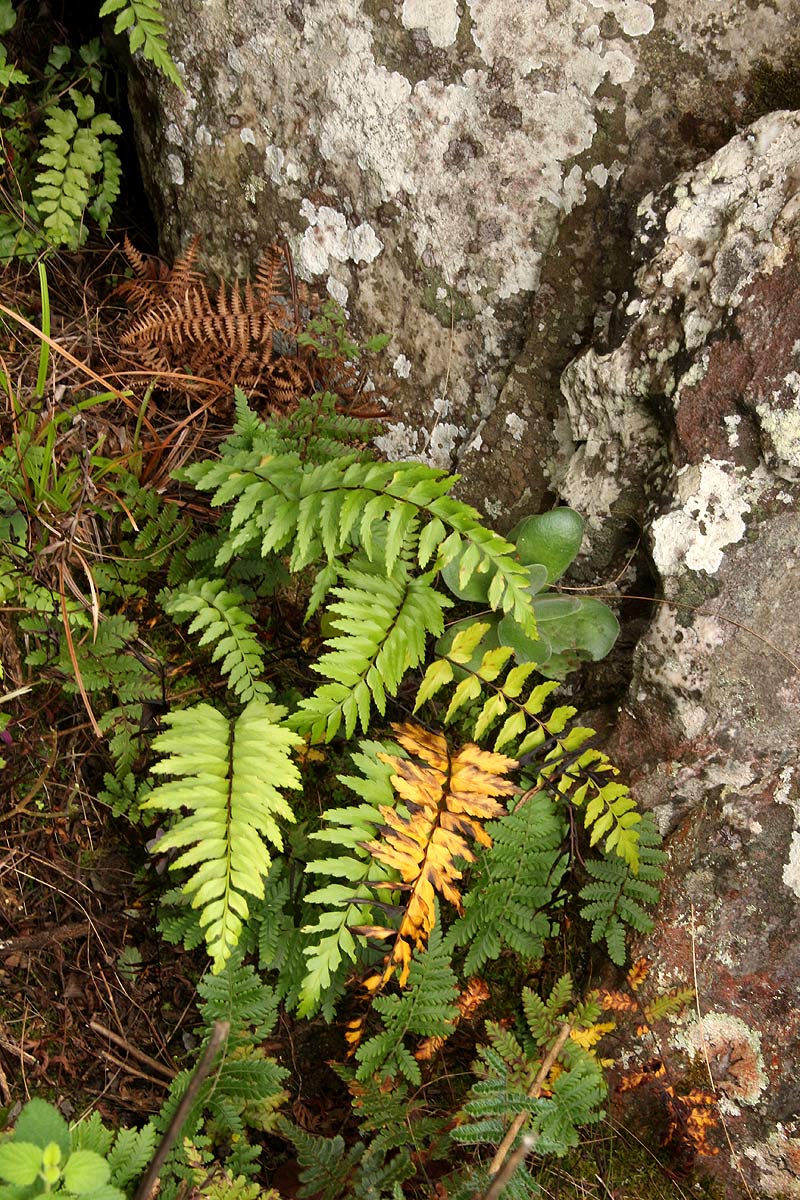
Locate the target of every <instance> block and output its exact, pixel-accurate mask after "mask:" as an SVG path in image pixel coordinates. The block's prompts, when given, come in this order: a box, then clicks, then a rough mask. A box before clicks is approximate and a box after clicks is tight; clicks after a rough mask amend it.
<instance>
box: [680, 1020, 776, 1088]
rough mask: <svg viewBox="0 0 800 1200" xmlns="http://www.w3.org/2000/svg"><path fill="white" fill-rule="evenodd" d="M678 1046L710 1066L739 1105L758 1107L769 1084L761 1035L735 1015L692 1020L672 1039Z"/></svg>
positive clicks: (716, 1077) (717, 1078)
mask: <svg viewBox="0 0 800 1200" xmlns="http://www.w3.org/2000/svg"><path fill="white" fill-rule="evenodd" d="M672 1040H673V1041H674V1043H675V1045H676V1046H677V1047H679V1048H680V1049H681V1050H684V1051H685V1052H686V1053H687V1054H689V1055H691V1056H692V1058H697V1059H698V1060H699V1061H700V1062H701V1063H705V1062H708V1063H709V1064H710V1066H711V1073H712V1076H714V1073H715V1069H716V1076H715V1078H714V1082H715V1084H716V1085H719V1087H720V1089H721V1090H722V1091H723V1092H725V1093H726V1094H727V1095H728V1096H729V1098H730V1099H732V1100H734V1101H735V1102H736V1103H737V1104H748V1105H752V1104H757V1103H758V1101H759V1099H760V1098H761V1095H762V1093H763V1092H764V1089H765V1088H766V1086H767V1083H768V1082H769V1080H768V1077H767V1073H766V1071H765V1069H764V1058H763V1055H762V1052H761V1034H760V1033H759V1032H758V1030H757V1029H751V1028H750V1026H749V1025H747V1024H746V1022H744V1021H743V1020H742V1019H741V1018H740V1017H735V1016H733V1015H732V1014H731V1013H725V1012H709V1013H706V1014H705V1015H704V1017H703V1018H702V1021H698V1020H697V1019H696V1017H690V1018H688V1020H687V1021H686V1023H685V1025H684V1026H683V1028H679V1029H677V1030H676V1031H675V1032H674V1034H673V1037H672Z"/></svg>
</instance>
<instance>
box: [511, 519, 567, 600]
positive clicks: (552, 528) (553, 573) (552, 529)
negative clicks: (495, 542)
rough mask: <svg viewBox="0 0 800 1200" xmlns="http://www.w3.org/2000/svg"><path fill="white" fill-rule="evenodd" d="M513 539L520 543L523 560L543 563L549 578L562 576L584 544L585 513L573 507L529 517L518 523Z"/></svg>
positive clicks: (550, 581) (550, 579)
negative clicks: (582, 515)
mask: <svg viewBox="0 0 800 1200" xmlns="http://www.w3.org/2000/svg"><path fill="white" fill-rule="evenodd" d="M508 536H509V539H510V540H511V541H512V542H514V543H515V544H516V547H517V553H518V554H519V557H520V562H523V563H525V565H526V566H527V565H528V564H529V563H542V564H543V565H544V566H545V567H546V568H547V582H548V583H553V582H554V581H555V580H556V579H560V578H561V576H562V575H563V574H564V572H565V571H566V569H567V567H568V566H569V564H570V563H571V562H572V560H573V559H574V557H575V555H576V554H577V553H578V551H579V550H580V548H581V541H582V539H583V517H581V516H580V514H579V513H576V512H575V510H574V509H572V508H554V509H553V510H552V511H551V512H546V513H540V514H539V515H538V516H532V517H525V518H524V519H523V520H522V521H520V522H519V524H518V525H515V526H514V528H513V529H512V531H511V533H510V534H509V535H508Z"/></svg>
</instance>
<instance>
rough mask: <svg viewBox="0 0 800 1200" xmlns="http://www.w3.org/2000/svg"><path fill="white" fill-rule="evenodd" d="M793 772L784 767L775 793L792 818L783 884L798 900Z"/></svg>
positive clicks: (799, 803) (799, 847)
mask: <svg viewBox="0 0 800 1200" xmlns="http://www.w3.org/2000/svg"><path fill="white" fill-rule="evenodd" d="M794 783H795V771H794V770H793V768H792V767H784V769H783V770H782V771H781V774H780V784H779V786H778V788H777V789H776V791H775V800H776V801H777V803H778V804H788V805H789V807H790V808H791V810H792V814H793V817H794V829H793V830H792V840H791V844H790V846H789V858H788V860H787V862H786V864H785V865H784V868H783V882H784V883H785V884H786V886H787V887H788V888H789V889H790V891H792V892H794V894H795V896H797V897H798V899H800V789H798V788H797V787H794V792H795V795H794V796H792V790H793V785H794Z"/></svg>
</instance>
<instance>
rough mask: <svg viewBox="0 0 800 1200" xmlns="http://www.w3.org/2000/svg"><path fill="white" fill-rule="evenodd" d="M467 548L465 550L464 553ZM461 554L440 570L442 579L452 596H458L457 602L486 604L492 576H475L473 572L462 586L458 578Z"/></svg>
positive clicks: (490, 574)
mask: <svg viewBox="0 0 800 1200" xmlns="http://www.w3.org/2000/svg"><path fill="white" fill-rule="evenodd" d="M467 549H469V547H466V548H465V551H464V553H466V550H467ZM462 557H463V554H459V555H457V556H456V557H455V558H454V559H451V561H450V562H449V563H448V564H447V566H446V567H443V568H442V579H443V580H444V581H445V583H446V584H447V586H448V587H449V589H450V591H451V592H452V593H453V595H454V596H458V598H459V600H471V601H472V602H473V603H474V604H487V603H488V600H489V586H490V584H491V582H492V578H493V575H492V573H491V572H489V573H488V574H481V575H479V574H477V572H473V573H472V575H471V576H470V578H469V579H468V581H467V582H466V583H465V584H464V585H463V586H462V585H461V584H460V583H459V580H458V576H459V572H460V570H461V559H462Z"/></svg>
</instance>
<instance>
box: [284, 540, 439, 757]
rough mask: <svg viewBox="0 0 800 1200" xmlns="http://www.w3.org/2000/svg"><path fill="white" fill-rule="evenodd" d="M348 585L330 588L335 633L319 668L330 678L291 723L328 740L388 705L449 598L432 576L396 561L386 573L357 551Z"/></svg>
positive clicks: (316, 666)
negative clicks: (390, 572) (413, 571)
mask: <svg viewBox="0 0 800 1200" xmlns="http://www.w3.org/2000/svg"><path fill="white" fill-rule="evenodd" d="M342 578H343V585H342V586H340V587H335V588H333V589H332V592H333V595H334V596H336V597H337V599H336V601H335V602H334V603H333V604H331V605H330V606H329V612H330V613H331V614H332V615H333V618H334V622H335V626H336V629H337V630H338V633H337V636H335V637H333V638H331V639H329V641H328V642H327V643H326V645H328V646H329V647H330V650H329V651H328V652H327V653H326V654H323V656H322V657H321V658H320V660H319V661H318V662H317V663H315V664H314V670H315V671H317V672H318V673H319V674H321V675H324V676H325V677H326V678H327V679H330V680H331V681H332V682H331V683H327V684H324V685H323V686H322V687H320V688H318V689H317V691H316V692H315V693H314V695H313V696H312V697H310V698H309V699H307V700H301V702H300V704H299V707H298V710H297V712H296V713H295V714H294V715H293V718H292V725H293V727H294V728H296V729H298V730H299V731H300V732H301V733H304V732H308V733H309V734H310V736H311V739H312V741H330V740H331V738H332V737H333V736H334V735H335V734H336V733H337V731H338V729H339V727H340V725H341V724H342V723H344V731H345V736H346V737H351V736H352V734H353V732H354V731H355V727H356V724H357V723H358V722H360V724H361V728H362V729H363V730H364V731H365V732H366V730H367V729H368V727H369V722H370V712H371V705H372V704H374V705H375V707H376V708H377V709H378V711H379V712H380V713H382V714H383V713H385V711H386V696H387V694H388V695H390V696H394V695H396V693H397V690H398V688H399V686H400V683H401V682H402V680H403V678H404V676H405V674H406V673H407V672H408V671H409V670H412V669H413V668H414V667H416V666H418V665H419V663H420V662H421V661H422V659H423V657H424V655H425V649H426V641H427V635H428V634H433V635H434V636H438V634H440V633H441V632H442V629H443V628H444V618H443V615H442V613H443V609H444V608H445V607H446V606H449V603H450V602H449V601H448V600H447V598H446V597H444V596H442V595H441V593H439V592H437V591H436V590H435V588H434V587H433V586H432V579H433V577H432V575H430V574H427V575H421V576H418V577H416V578H414V577H411V576H410V575H409V574H408V573H407V572H406V571H405V570H404V569H403V568H402V567H400V566H398V569H397V571H396V572H395V574H394V576H393V577H391V578H387V577H386V576H385V574H384V572H383V569H382V568H381V567H380V566H378V565H377V564H372V563H370V562H369V560H368V559H367V558H366V556H363V555H358V556H356V557H355V558H354V560H353V565H352V567H350V568H348V569H346V570H344V571H343V572H342Z"/></svg>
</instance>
